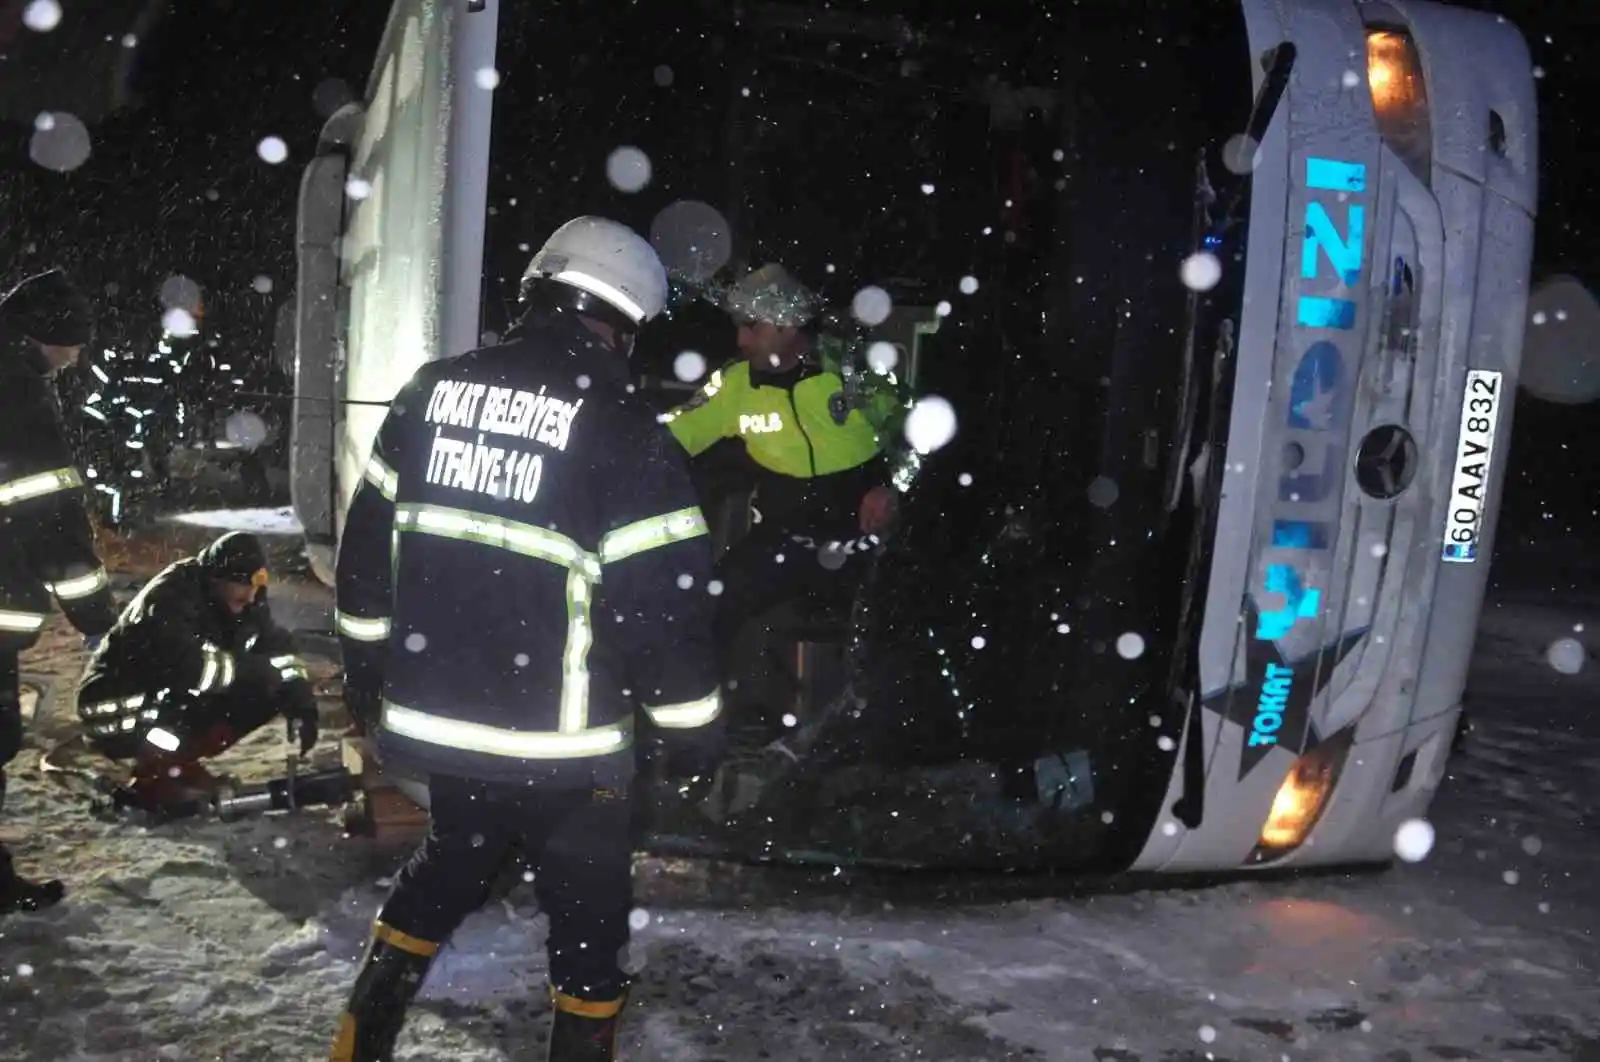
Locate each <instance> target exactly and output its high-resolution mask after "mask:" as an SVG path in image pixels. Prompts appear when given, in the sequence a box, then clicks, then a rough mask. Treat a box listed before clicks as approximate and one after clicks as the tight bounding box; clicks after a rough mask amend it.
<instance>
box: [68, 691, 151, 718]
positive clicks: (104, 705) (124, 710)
mask: <svg viewBox="0 0 1600 1062" xmlns="http://www.w3.org/2000/svg"><path fill="white" fill-rule="evenodd" d="M143 707H144V694H142V693H135V694H134V695H133V696H131V697H123V698H121V699H120V700H115V701H96V702H95V703H93V704H85V705H80V706H79V708H78V711H79V713H80V714H82V715H93V716H106V715H111V716H120V715H142V716H143V717H144V718H147V719H149V718H154V717H155V716H156V715H157V714H158V713H157V712H156V711H155V710H154V709H152V710H150V711H147V712H140V711H139V709H140V708H143Z"/></svg>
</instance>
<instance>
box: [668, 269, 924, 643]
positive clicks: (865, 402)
mask: <svg viewBox="0 0 1600 1062" xmlns="http://www.w3.org/2000/svg"><path fill="white" fill-rule="evenodd" d="M724 307H725V308H726V309H727V311H728V313H729V314H730V315H731V316H732V317H733V319H734V322H735V323H736V324H737V326H738V343H739V350H740V353H741V354H742V355H743V356H744V357H743V360H741V361H738V362H735V363H733V364H732V365H730V366H728V367H725V368H723V369H722V370H720V371H718V372H715V373H713V374H712V375H711V377H710V378H709V379H708V380H707V381H706V383H705V385H704V386H703V387H701V389H700V391H699V392H698V393H697V394H696V395H695V396H694V397H693V398H692V399H690V400H689V401H688V402H687V403H685V404H684V405H682V406H680V407H679V408H677V409H675V410H672V411H671V412H669V413H667V414H665V415H663V417H662V420H663V421H664V422H665V423H666V425H667V427H668V428H669V429H670V430H671V432H672V434H673V435H674V436H675V437H676V438H677V440H678V442H679V443H681V444H682V445H683V447H684V449H685V450H687V451H688V452H689V454H690V455H691V456H698V455H699V454H702V453H704V452H705V451H706V450H708V449H710V448H711V447H712V446H713V445H714V444H715V443H717V442H720V441H722V440H724V439H738V440H739V441H740V443H741V444H742V445H743V447H744V451H745V454H746V455H747V457H748V458H749V463H750V464H751V465H752V466H753V469H754V474H755V493H754V497H753V509H754V512H753V514H752V515H753V517H754V518H755V520H756V522H755V524H754V526H753V527H752V529H751V532H750V534H749V535H747V536H746V537H745V538H744V539H742V540H741V541H739V542H738V543H736V544H735V545H734V546H733V547H732V548H731V549H729V551H728V552H727V553H726V554H724V555H723V557H722V558H721V560H720V561H719V562H718V565H717V577H718V579H719V580H720V581H721V582H722V584H723V592H722V596H721V599H720V601H719V602H718V611H717V643H718V645H719V646H720V647H722V649H723V651H724V653H726V652H727V651H728V650H730V649H731V647H732V646H733V644H734V642H735V639H736V638H737V637H738V636H739V634H740V633H741V632H742V631H743V630H744V627H745V625H746V624H747V623H748V622H749V621H751V620H753V619H755V618H756V617H758V616H760V615H762V614H763V613H765V612H767V611H769V610H770V609H772V608H774V607H775V606H777V605H779V604H781V603H783V602H786V601H790V600H794V599H796V598H800V597H802V596H805V595H815V596H818V597H831V598H833V599H835V600H837V599H840V598H842V597H846V596H848V595H849V594H851V593H853V590H854V588H855V586H856V585H857V584H858V583H859V581H860V579H861V577H862V575H863V574H864V571H865V568H866V564H867V558H869V557H871V556H872V555H873V554H874V553H875V552H876V551H877V549H878V548H879V545H880V536H881V535H882V534H883V533H884V532H885V531H886V530H887V529H888V527H889V525H890V523H891V522H892V520H893V518H894V516H895V513H896V509H897V501H896V499H897V497H898V492H897V491H896V490H895V489H894V488H893V486H892V483H891V480H892V479H893V462H892V460H891V459H890V457H889V456H888V452H887V451H888V448H889V446H890V444H891V443H892V442H893V440H894V439H895V438H896V437H897V436H898V428H899V425H900V423H901V421H902V419H903V416H904V403H903V401H902V396H901V394H900V393H899V390H898V387H897V385H896V384H895V383H894V381H893V380H892V378H891V377H889V376H887V375H886V374H883V373H877V372H870V371H865V370H863V369H861V368H860V367H857V366H853V365H851V364H849V361H850V359H849V358H848V356H847V355H848V351H847V350H846V349H844V348H845V347H846V344H845V343H844V342H843V341H841V340H837V339H834V338H832V337H822V336H820V335H819V333H818V331H817V330H816V328H815V327H814V322H815V320H816V318H817V315H818V312H819V310H820V308H821V307H820V302H819V300H818V298H817V296H816V295H815V294H813V293H812V292H811V291H810V290H808V289H807V288H806V287H805V286H804V285H803V284H802V283H800V281H799V280H797V279H796V278H795V277H794V276H792V275H791V274H790V273H789V272H788V271H787V270H785V269H784V268H783V267H782V266H780V265H777V264H769V265H765V266H762V267H761V268H760V269H757V270H756V271H755V272H753V273H751V274H749V275H748V276H746V277H745V278H744V279H742V280H740V281H739V282H738V283H737V284H735V285H733V287H732V288H731V289H730V290H729V291H728V292H727V294H726V295H725V296H724Z"/></svg>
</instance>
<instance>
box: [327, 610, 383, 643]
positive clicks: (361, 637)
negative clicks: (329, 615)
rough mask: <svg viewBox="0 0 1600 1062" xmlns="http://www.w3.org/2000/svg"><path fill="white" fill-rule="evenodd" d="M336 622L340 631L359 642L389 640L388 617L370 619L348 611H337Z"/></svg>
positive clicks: (335, 614)
mask: <svg viewBox="0 0 1600 1062" xmlns="http://www.w3.org/2000/svg"><path fill="white" fill-rule="evenodd" d="M334 623H335V624H336V625H337V626H338V628H339V633H340V634H342V635H344V636H345V637H346V638H350V639H353V640H355V641H358V642H386V641H388V640H389V620H388V617H378V618H375V619H368V618H366V617H365V616H352V615H351V614H350V613H348V612H335V613H334Z"/></svg>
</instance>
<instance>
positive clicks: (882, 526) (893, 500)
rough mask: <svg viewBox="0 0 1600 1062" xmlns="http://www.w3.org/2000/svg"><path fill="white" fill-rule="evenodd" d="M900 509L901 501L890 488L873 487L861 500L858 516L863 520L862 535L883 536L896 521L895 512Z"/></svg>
mask: <svg viewBox="0 0 1600 1062" xmlns="http://www.w3.org/2000/svg"><path fill="white" fill-rule="evenodd" d="M899 507H900V500H899V498H897V497H896V496H895V492H894V490H893V489H892V488H890V487H884V486H878V487H873V488H872V489H871V490H869V491H867V493H866V494H865V495H864V496H863V497H862V499H861V509H860V511H859V512H858V513H857V516H858V517H859V518H860V520H861V533H862V534H864V535H881V534H883V532H884V531H886V530H887V529H888V527H889V525H890V524H891V523H892V522H893V521H894V517H895V512H896V511H897V510H898V509H899Z"/></svg>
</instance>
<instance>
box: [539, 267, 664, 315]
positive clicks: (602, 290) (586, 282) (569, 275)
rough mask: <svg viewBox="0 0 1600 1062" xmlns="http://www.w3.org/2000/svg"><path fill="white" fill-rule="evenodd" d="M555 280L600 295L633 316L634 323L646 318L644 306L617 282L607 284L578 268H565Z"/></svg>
mask: <svg viewBox="0 0 1600 1062" xmlns="http://www.w3.org/2000/svg"><path fill="white" fill-rule="evenodd" d="M554 279H555V281H556V282H557V283H560V284H571V285H572V286H573V287H575V288H582V289H583V290H584V291H587V292H588V293H589V294H591V295H598V296H600V297H601V298H602V299H604V300H606V301H607V302H609V303H610V304H611V305H613V306H615V307H616V308H617V309H619V310H621V311H622V312H623V313H625V314H627V315H628V316H629V317H630V318H632V320H633V323H634V324H638V323H639V322H640V321H642V320H643V319H644V307H643V306H640V305H639V304H638V303H637V302H635V301H634V300H633V297H632V296H630V295H629V294H628V293H627V292H625V291H623V290H622V289H621V288H619V287H617V286H616V285H615V284H607V283H606V282H605V281H603V280H601V279H600V278H599V277H596V276H591V275H590V274H588V273H585V272H582V271H581V270H577V269H564V270H562V271H561V272H559V273H557V274H556V275H555V278H554Z"/></svg>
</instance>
